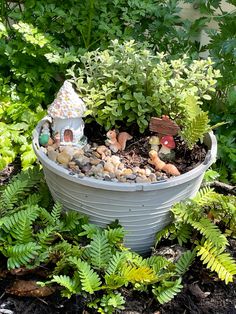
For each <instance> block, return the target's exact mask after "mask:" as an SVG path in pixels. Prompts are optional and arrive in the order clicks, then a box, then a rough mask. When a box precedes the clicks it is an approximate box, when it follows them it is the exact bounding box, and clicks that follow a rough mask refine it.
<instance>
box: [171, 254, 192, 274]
mask: <svg viewBox="0 0 236 314" xmlns="http://www.w3.org/2000/svg"><path fill="white" fill-rule="evenodd" d="M195 256H196V252H195V250H194V251H186V252H184V253H183V254H182V255H181V256H180V258H179V259H178V261H177V262H176V263H175V271H176V273H177V274H178V275H183V274H184V273H186V272H187V271H188V269H189V267H190V265H191V264H192V262H193V261H194V258H195Z"/></svg>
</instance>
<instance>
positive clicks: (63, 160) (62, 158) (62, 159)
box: [57, 151, 72, 166]
mask: <svg viewBox="0 0 236 314" xmlns="http://www.w3.org/2000/svg"><path fill="white" fill-rule="evenodd" d="M71 159H72V157H71V156H70V155H69V154H67V153H66V152H64V151H63V152H61V153H59V154H58V156H57V161H58V162H59V163H60V164H62V165H63V166H67V165H68V163H69V162H70V161H71Z"/></svg>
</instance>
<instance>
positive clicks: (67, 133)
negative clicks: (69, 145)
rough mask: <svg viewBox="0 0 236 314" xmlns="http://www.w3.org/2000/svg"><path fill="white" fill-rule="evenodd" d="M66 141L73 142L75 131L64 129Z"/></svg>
mask: <svg viewBox="0 0 236 314" xmlns="http://www.w3.org/2000/svg"><path fill="white" fill-rule="evenodd" d="M64 142H73V133H72V131H71V130H69V129H66V130H65V131H64Z"/></svg>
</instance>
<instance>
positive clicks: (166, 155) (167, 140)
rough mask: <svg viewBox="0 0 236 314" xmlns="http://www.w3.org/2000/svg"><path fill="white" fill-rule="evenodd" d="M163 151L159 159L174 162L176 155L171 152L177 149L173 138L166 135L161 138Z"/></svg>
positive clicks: (160, 152) (160, 151) (161, 150)
mask: <svg viewBox="0 0 236 314" xmlns="http://www.w3.org/2000/svg"><path fill="white" fill-rule="evenodd" d="M160 144H161V149H160V150H159V153H158V155H159V157H160V158H161V159H163V160H173V159H174V158H175V153H174V152H173V151H171V150H172V149H174V148H175V141H174V138H173V136H171V135H165V136H162V137H161V140H160Z"/></svg>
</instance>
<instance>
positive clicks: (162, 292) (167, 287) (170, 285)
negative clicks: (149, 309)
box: [152, 278, 183, 304]
mask: <svg viewBox="0 0 236 314" xmlns="http://www.w3.org/2000/svg"><path fill="white" fill-rule="evenodd" d="M182 288H183V286H182V284H181V278H178V279H177V280H175V281H164V282H162V284H161V286H158V287H154V288H153V289H152V292H153V294H154V295H155V297H156V298H157V300H158V301H159V302H160V303H161V304H164V303H167V302H169V301H170V300H172V299H173V298H174V297H175V296H176V294H178V293H179V292H180V291H181V289H182Z"/></svg>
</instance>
